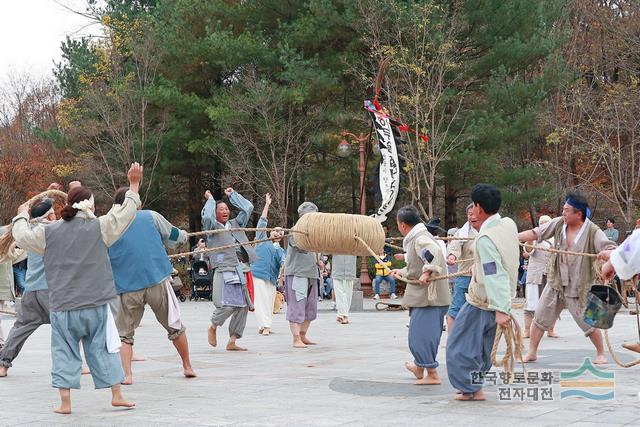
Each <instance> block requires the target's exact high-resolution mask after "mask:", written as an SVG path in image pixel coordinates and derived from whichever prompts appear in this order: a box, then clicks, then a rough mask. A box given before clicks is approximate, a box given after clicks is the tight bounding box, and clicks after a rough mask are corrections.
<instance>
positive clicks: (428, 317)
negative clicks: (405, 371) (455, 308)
mask: <svg viewBox="0 0 640 427" xmlns="http://www.w3.org/2000/svg"><path fill="white" fill-rule="evenodd" d="M448 309H449V306H448V305H445V306H444V307H414V308H411V309H410V312H409V313H410V316H411V320H410V321H409V350H411V354H412V355H413V360H414V363H415V364H416V366H419V367H421V368H429V369H432V368H437V367H438V361H437V360H436V356H437V355H438V346H439V345H440V337H441V336H442V323H443V322H444V315H445V314H447V310H448Z"/></svg>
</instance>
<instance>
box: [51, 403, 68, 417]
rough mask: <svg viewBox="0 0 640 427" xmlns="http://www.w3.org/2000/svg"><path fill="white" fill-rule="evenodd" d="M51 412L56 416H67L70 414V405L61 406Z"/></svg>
mask: <svg viewBox="0 0 640 427" xmlns="http://www.w3.org/2000/svg"><path fill="white" fill-rule="evenodd" d="M53 412H55V413H56V414H63V415H68V414H70V413H71V403H69V404H66V405H65V404H62V405H60V407H59V408H56V409H54V410H53Z"/></svg>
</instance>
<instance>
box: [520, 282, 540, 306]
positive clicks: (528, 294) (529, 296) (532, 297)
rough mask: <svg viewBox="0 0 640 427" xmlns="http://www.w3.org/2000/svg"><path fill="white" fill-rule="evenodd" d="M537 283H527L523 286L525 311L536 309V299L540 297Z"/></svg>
mask: <svg viewBox="0 0 640 427" xmlns="http://www.w3.org/2000/svg"><path fill="white" fill-rule="evenodd" d="M538 287H539V285H538V284H537V283H527V284H526V285H525V288H524V297H525V303H524V309H525V310H526V311H536V306H537V305H538V300H539V299H540V295H539V289H538Z"/></svg>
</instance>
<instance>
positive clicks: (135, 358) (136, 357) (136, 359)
mask: <svg viewBox="0 0 640 427" xmlns="http://www.w3.org/2000/svg"><path fill="white" fill-rule="evenodd" d="M145 360H147V359H145V358H144V356H140V355H139V354H135V353H133V355H132V356H131V361H132V362H144V361H145Z"/></svg>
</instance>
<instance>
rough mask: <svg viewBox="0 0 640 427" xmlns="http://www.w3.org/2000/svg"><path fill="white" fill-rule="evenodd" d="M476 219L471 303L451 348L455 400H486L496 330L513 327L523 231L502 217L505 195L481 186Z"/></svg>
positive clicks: (473, 195)
mask: <svg viewBox="0 0 640 427" xmlns="http://www.w3.org/2000/svg"><path fill="white" fill-rule="evenodd" d="M471 201H473V215H474V216H475V218H476V220H477V223H478V225H479V227H480V230H479V233H478V237H477V238H476V248H475V254H474V261H473V270H472V275H471V283H470V284H469V292H468V293H467V302H466V303H465V304H464V305H463V306H462V308H461V309H460V312H459V313H458V315H457V316H456V320H455V323H454V326H453V330H452V331H451V335H450V336H449V341H448V342H447V373H448V375H449V382H450V383H451V385H452V386H453V387H454V388H456V389H457V390H459V392H458V394H456V396H455V400H464V401H467V400H484V399H485V397H484V392H483V391H482V384H480V383H481V381H474V380H472V379H473V378H474V377H477V376H478V375H480V378H482V374H484V373H486V372H487V371H489V369H491V349H492V348H493V341H494V339H495V336H496V327H497V325H500V326H507V325H508V324H509V322H510V321H511V318H510V317H509V313H511V300H512V298H513V297H514V296H515V294H516V286H517V282H518V264H519V262H518V261H519V259H518V258H519V254H520V252H519V250H518V249H519V248H518V228H517V227H516V224H515V223H514V222H513V221H512V220H511V219H510V218H506V217H505V218H502V217H501V216H500V214H499V213H498V210H499V209H500V205H501V204H502V196H501V195H500V191H499V190H498V189H497V188H496V187H495V186H493V185H490V184H478V185H476V186H475V187H474V188H473V190H472V191H471Z"/></svg>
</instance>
